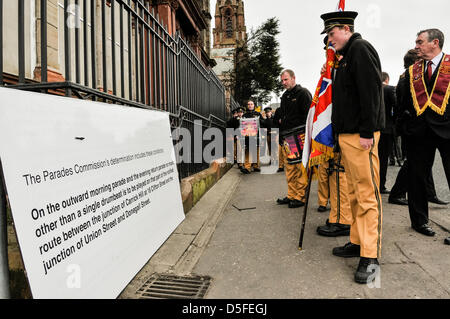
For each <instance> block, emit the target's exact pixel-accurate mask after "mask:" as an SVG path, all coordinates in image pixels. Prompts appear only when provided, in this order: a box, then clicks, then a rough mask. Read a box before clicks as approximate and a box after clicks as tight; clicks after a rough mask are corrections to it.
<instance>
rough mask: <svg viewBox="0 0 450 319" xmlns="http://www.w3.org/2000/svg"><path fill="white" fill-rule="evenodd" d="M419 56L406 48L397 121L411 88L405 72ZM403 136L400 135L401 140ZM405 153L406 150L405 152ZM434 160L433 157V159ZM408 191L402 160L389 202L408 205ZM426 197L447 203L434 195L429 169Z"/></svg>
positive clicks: (397, 89)
mask: <svg viewBox="0 0 450 319" xmlns="http://www.w3.org/2000/svg"><path fill="white" fill-rule="evenodd" d="M419 60H420V59H419V57H418V56H417V51H416V50H415V49H411V50H408V52H407V53H406V54H405V56H404V58H403V63H404V68H405V72H404V73H403V74H402V75H401V76H400V79H399V81H398V83H397V88H396V96H397V108H395V109H394V121H396V122H397V123H398V122H399V121H398V118H399V116H400V113H399V109H404V108H405V107H404V106H403V105H404V103H405V101H406V100H407V97H408V95H410V94H411V90H410V88H409V85H408V84H407V83H405V80H406V78H405V76H406V72H408V69H409V67H410V66H411V65H413V64H414V63H416V62H417V61H419ZM396 130H397V132H398V133H399V135H400V136H401V135H403V133H402V130H401V127H397V128H396ZM404 139H405V138H404V137H402V140H404ZM405 154H406V152H405ZM433 162H434V159H433ZM407 192H408V161H406V160H405V161H404V163H403V165H402V168H401V169H400V171H399V172H398V175H397V178H396V180H395V184H394V186H392V188H391V192H390V195H389V203H390V204H396V205H406V206H408V200H407V197H406V194H407ZM427 197H428V202H430V203H434V204H438V205H447V204H448V203H446V202H444V201H442V200H440V199H439V198H438V197H437V195H436V188H435V187H434V180H433V173H432V171H431V170H430V174H429V177H428V179H427Z"/></svg>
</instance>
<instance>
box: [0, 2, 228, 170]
mask: <svg viewBox="0 0 450 319" xmlns="http://www.w3.org/2000/svg"><path fill="white" fill-rule="evenodd" d="M17 1H18V12H17V16H18V24H17V32H18V47H9V46H8V45H9V44H8V43H5V41H4V37H3V35H4V30H3V26H4V14H5V10H4V8H5V1H3V0H0V44H2V45H1V48H0V85H4V86H8V87H11V88H17V89H22V90H31V91H38V92H44V93H50V94H64V95H66V96H68V97H77V98H80V99H85V100H97V101H103V102H107V103H114V104H122V105H128V106H132V107H140V108H148V109H155V110H161V111H166V112H169V113H170V118H171V126H172V129H176V128H180V127H184V128H187V129H188V130H189V131H191V132H192V134H193V129H194V127H195V125H197V124H196V123H197V122H196V121H202V122H201V127H202V132H203V131H204V130H205V129H206V128H209V127H217V128H220V129H221V130H222V131H223V130H224V129H225V120H226V115H227V113H226V101H225V88H224V86H223V85H222V83H221V82H220V80H219V79H218V78H217V76H216V75H215V74H214V73H213V72H212V71H211V70H210V69H208V68H206V67H205V66H204V65H203V63H202V62H201V60H200V59H199V57H198V56H197V54H196V53H195V52H194V51H193V50H192V49H191V48H190V46H189V45H188V43H187V42H186V41H185V40H184V39H183V38H182V37H181V36H180V35H179V33H176V34H175V36H172V35H171V34H169V32H168V31H167V27H166V26H165V25H164V24H163V22H162V20H161V19H160V18H159V16H158V14H156V13H155V11H154V9H153V8H151V7H150V3H149V2H150V1H147V0H145V1H144V0H64V3H63V5H64V8H63V9H62V10H64V21H63V23H62V24H61V23H60V25H58V28H62V29H63V33H60V34H62V36H63V37H64V39H63V42H64V47H63V50H64V51H63V52H58V54H60V55H63V57H62V59H63V61H64V63H61V66H60V69H61V70H62V71H61V72H60V73H61V74H60V75H61V79H62V80H60V81H53V82H49V79H48V76H47V74H48V72H49V70H50V71H53V72H57V71H58V70H54V69H55V68H54V67H49V52H48V50H49V43H48V41H49V39H48V30H47V29H48V18H49V16H50V15H49V14H48V9H49V4H48V3H47V0H40V1H36V6H38V3H39V16H38V14H36V19H40V26H41V27H40V30H39V35H40V40H41V41H40V46H39V48H36V50H39V53H40V55H38V56H39V57H40V60H39V61H37V67H38V68H40V74H41V76H40V79H38V81H35V80H33V79H32V78H26V71H27V70H26V61H25V58H26V52H27V50H32V48H27V45H29V41H28V42H26V41H25V24H26V22H25V4H26V3H25V1H24V0H17ZM57 10H61V9H57ZM36 12H38V11H37V10H36ZM7 14H16V13H12V12H7ZM4 50H17V61H8V63H9V64H10V63H13V62H14V63H17V66H18V67H17V70H18V74H8V73H7V72H6V71H5V69H4V67H5V64H4V62H5V61H4V59H3V53H4ZM29 72H30V71H29ZM33 72H34V70H31V73H32V74H33ZM6 77H8V79H11V78H15V79H16V80H15V81H11V80H9V81H6V80H5V78H6ZM14 82H16V83H14ZM233 103H234V104H236V103H235V102H234V100H233ZM224 135H225V134H224ZM174 143H177V141H174ZM203 146H204V145H203ZM203 146H202V149H203ZM192 153H193V152H192ZM208 165H209V163H205V162H201V163H196V164H194V163H182V164H180V165H179V173H180V178H183V177H186V176H189V175H192V174H194V173H196V172H198V171H201V170H203V169H205V168H207V167H208Z"/></svg>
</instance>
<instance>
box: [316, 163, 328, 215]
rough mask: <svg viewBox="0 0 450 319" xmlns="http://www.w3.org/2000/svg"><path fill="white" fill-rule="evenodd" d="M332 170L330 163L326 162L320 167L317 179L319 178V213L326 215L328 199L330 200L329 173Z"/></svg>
mask: <svg viewBox="0 0 450 319" xmlns="http://www.w3.org/2000/svg"><path fill="white" fill-rule="evenodd" d="M329 169H330V163H329V162H325V163H323V164H321V165H319V168H318V169H317V177H318V189H317V197H318V201H319V208H318V209H317V211H318V212H320V213H324V212H326V211H327V205H328V199H329V198H330V183H329V179H330V175H329V173H328V171H329Z"/></svg>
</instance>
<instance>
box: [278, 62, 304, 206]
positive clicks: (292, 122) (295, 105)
mask: <svg viewBox="0 0 450 319" xmlns="http://www.w3.org/2000/svg"><path fill="white" fill-rule="evenodd" d="M281 83H282V85H283V87H284V88H285V89H286V91H285V92H284V94H283V95H282V96H281V106H280V108H279V111H278V110H277V114H276V117H275V119H274V121H276V122H278V123H277V124H278V127H279V129H280V134H282V132H283V131H286V130H290V129H293V128H296V127H298V126H301V125H305V124H306V118H307V116H308V111H309V107H310V106H311V101H312V96H311V93H309V91H308V90H307V89H305V88H303V87H302V86H301V85H299V84H296V79H295V73H294V72H293V71H292V70H285V71H283V72H282V73H281ZM281 150H282V152H284V171H285V174H286V180H287V184H288V194H287V197H285V198H283V199H279V200H278V204H281V205H283V204H288V205H289V208H297V207H302V206H304V205H305V202H304V200H305V199H304V197H305V192H306V187H307V186H308V177H307V176H306V174H305V173H302V169H301V163H299V164H288V162H287V156H286V155H287V154H286V150H285V148H284V147H282V148H281Z"/></svg>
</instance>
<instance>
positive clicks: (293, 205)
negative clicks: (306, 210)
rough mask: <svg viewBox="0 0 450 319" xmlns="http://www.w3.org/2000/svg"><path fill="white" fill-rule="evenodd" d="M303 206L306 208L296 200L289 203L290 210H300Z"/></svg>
mask: <svg viewBox="0 0 450 319" xmlns="http://www.w3.org/2000/svg"><path fill="white" fill-rule="evenodd" d="M303 206H305V203H304V202H302V201H300V200H296V199H294V200H291V202H290V203H289V208H299V207H303Z"/></svg>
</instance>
